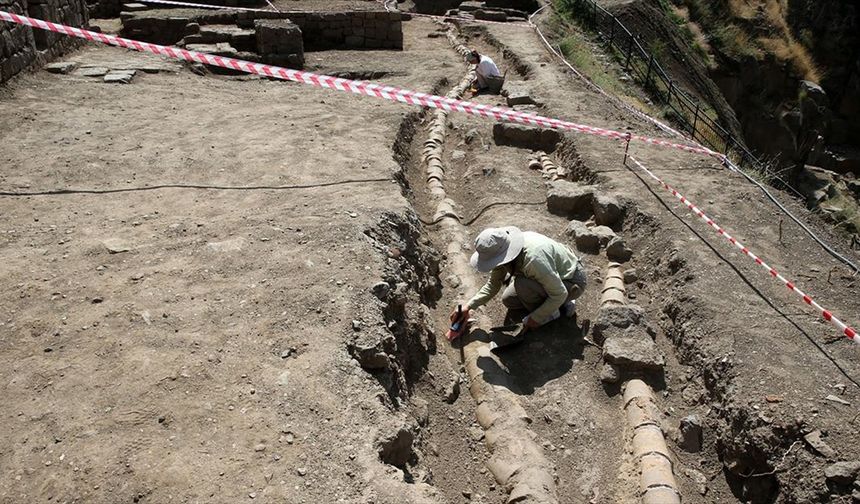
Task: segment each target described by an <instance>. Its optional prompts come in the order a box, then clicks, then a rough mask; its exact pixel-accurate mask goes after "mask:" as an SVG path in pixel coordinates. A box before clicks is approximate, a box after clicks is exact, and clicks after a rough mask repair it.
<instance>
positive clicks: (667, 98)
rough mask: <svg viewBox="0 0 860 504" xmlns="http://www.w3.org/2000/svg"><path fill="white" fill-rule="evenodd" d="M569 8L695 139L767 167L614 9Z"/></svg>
mask: <svg viewBox="0 0 860 504" xmlns="http://www.w3.org/2000/svg"><path fill="white" fill-rule="evenodd" d="M561 3H562V7H564V9H565V11H566V12H569V13H570V14H571V15H573V16H575V17H576V18H577V19H579V20H580V21H581V22H583V23H584V24H585V25H586V26H587V27H588V28H590V29H592V30H593V31H594V32H595V33H596V34H597V36H598V37H599V39H600V40H601V41H603V43H605V44H606V46H607V49H608V50H609V52H613V53H614V54H615V55H616V56H618V58H619V60H620V62H621V63H622V64H623V66H624V70H625V71H626V72H627V73H629V74H630V75H631V76H632V77H633V78H634V79H635V80H637V81H638V82H639V83H640V84H641V85H642V86H643V87H644V88H645V89H646V90H647V91H648V92H650V93H652V94H653V96H654V97H655V98H656V99H657V100H658V101H659V102H660V103H661V104H662V105H665V107H666V108H667V109H668V110H667V111H666V112H667V113H668V114H669V115H671V116H672V118H673V119H674V120H675V122H677V124H678V125H679V126H680V127H681V128H682V129H684V130H685V131H686V132H687V133H689V134H690V136H691V137H692V138H694V139H695V140H696V141H698V142H700V143H702V144H703V145H705V146H707V147H708V148H710V149H712V150H715V151H717V152H720V153H723V154H725V155H726V156H727V157H728V158H729V159H731V160H732V161H733V162H734V163H735V164H737V165H738V166H739V167H741V168H751V169H754V170H756V171H759V172H761V173H765V172H766V171H767V170H766V169H765V167H764V166H763V164H762V163H761V161H759V160H758V159H757V158H756V157H755V156H754V155H753V154H752V153H751V152H750V151H749V149H747V148H746V146H745V145H744V144H743V142H741V141H739V140H737V139H736V138H735V137H734V136H732V134H731V133H730V132H729V131H728V130H727V129H726V128H723V127H722V126H721V125H720V124H719V123H718V122H717V121H716V120H715V119H713V118H712V117H710V116H709V115H708V114H707V113H706V110H705V108H704V107H703V106H702V104H701V103H700V102H699V100H697V99H694V98H693V97H691V96H690V95H689V94H688V93H686V92H685V91H684V90H683V89H681V88H679V87H678V84H677V83H675V82H674V81H673V80H672V79H671V78H670V77H669V76H668V75H667V74H666V71H665V70H664V69H663V67H662V66H661V65H660V63H659V62H658V61H657V59H656V58H655V56H654V54H653V53H651V52H649V51H646V50H645V49H644V48H643V47H642V44H641V43H639V40H638V39H637V38H636V37H635V36H634V35H633V33H632V32H631V31H630V30H629V29H627V27H626V26H624V24H623V23H622V22H621V21H620V20H619V19H618V18H617V17H615V16H614V15H613V14H612V13H610V12H609V11H607V10H606V9H604V8H603V7H601V6H599V5H597V3H596V2H595V1H594V0H561Z"/></svg>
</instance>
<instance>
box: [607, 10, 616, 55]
mask: <svg viewBox="0 0 860 504" xmlns="http://www.w3.org/2000/svg"><path fill="white" fill-rule="evenodd" d="M616 22H617V21H616V19H615V16H612V27H611V28H610V29H609V42H608V43H607V44H606V47H608V48H609V49H612V41H613V40H614V39H615V23H616Z"/></svg>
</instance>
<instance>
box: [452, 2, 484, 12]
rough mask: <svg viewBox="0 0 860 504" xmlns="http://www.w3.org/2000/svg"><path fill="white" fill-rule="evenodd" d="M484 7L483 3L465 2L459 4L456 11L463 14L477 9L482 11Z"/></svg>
mask: <svg viewBox="0 0 860 504" xmlns="http://www.w3.org/2000/svg"><path fill="white" fill-rule="evenodd" d="M484 7H485V5H484V2H472V1H467V2H463V3H461V4H460V6H459V7H458V9H460V10H461V11H463V12H470V11H476V10H478V9H483V8H484Z"/></svg>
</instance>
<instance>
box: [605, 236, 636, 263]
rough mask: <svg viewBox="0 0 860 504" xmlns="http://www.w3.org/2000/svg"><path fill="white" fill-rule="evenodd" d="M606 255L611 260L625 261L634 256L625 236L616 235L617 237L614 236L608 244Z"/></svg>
mask: <svg viewBox="0 0 860 504" xmlns="http://www.w3.org/2000/svg"><path fill="white" fill-rule="evenodd" d="M606 257H608V258H609V259H610V260H611V261H616V262H619V263H624V262H627V261H629V260H630V258H631V257H633V251H632V250H630V248H629V247H628V246H627V244H626V243H624V239H623V238H621V237H620V236H616V237H615V238H612V240H611V241H610V242H609V244H608V245H607V246H606Z"/></svg>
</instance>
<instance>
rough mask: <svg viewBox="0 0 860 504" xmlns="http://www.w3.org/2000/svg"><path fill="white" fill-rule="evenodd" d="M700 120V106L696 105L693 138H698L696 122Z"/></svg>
mask: <svg viewBox="0 0 860 504" xmlns="http://www.w3.org/2000/svg"><path fill="white" fill-rule="evenodd" d="M698 120H699V104H698V103H696V112H695V113H694V114H693V138H696V121H698Z"/></svg>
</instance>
